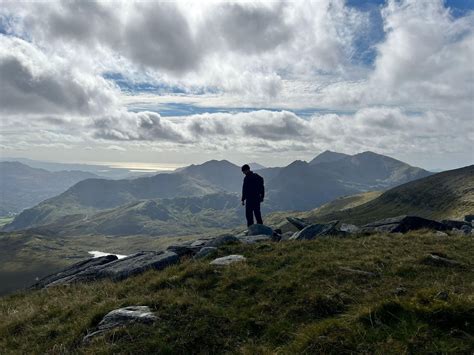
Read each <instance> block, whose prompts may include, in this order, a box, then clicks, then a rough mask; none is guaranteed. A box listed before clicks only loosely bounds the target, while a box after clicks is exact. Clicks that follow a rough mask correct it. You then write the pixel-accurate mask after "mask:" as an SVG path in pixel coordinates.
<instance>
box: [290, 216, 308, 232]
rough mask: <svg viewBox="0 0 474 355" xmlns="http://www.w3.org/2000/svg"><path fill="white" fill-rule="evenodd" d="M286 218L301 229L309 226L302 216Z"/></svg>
mask: <svg viewBox="0 0 474 355" xmlns="http://www.w3.org/2000/svg"><path fill="white" fill-rule="evenodd" d="M286 220H287V221H288V222H290V223H291V224H292V225H294V226H295V227H296V228H297V229H298V230H299V231H300V230H302V229H303V228H305V227H307V226H309V223H307V222H305V221H303V220H302V219H300V218H296V217H286Z"/></svg>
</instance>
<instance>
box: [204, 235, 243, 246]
mask: <svg viewBox="0 0 474 355" xmlns="http://www.w3.org/2000/svg"><path fill="white" fill-rule="evenodd" d="M238 242H239V239H238V238H237V237H235V236H233V235H232V234H224V235H220V236H218V237H216V238H214V239H209V240H208V242H207V243H206V244H205V246H206V247H216V248H218V247H220V246H222V245H225V244H230V243H238Z"/></svg>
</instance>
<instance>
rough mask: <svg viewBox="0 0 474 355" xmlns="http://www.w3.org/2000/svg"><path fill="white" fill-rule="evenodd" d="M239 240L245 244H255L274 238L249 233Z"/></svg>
mask: <svg viewBox="0 0 474 355" xmlns="http://www.w3.org/2000/svg"><path fill="white" fill-rule="evenodd" d="M239 240H240V241H241V242H242V243H244V244H255V243H258V242H269V241H272V240H274V239H273V236H269V235H265V234H262V235H249V236H247V237H240V238H239Z"/></svg>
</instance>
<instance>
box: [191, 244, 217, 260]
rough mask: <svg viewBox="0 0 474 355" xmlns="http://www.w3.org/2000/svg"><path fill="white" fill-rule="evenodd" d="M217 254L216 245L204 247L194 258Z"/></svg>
mask: <svg viewBox="0 0 474 355" xmlns="http://www.w3.org/2000/svg"><path fill="white" fill-rule="evenodd" d="M216 254H217V248H216V247H204V248H201V250H199V251H198V252H197V253H196V255H194V259H203V258H207V257H211V256H214V255H216Z"/></svg>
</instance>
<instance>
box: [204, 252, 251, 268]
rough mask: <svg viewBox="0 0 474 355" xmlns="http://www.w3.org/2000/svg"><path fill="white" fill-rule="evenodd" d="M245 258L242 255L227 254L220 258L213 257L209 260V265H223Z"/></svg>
mask: <svg viewBox="0 0 474 355" xmlns="http://www.w3.org/2000/svg"><path fill="white" fill-rule="evenodd" d="M245 260H247V259H246V258H245V257H244V256H243V255H227V256H224V257H222V258H217V259H214V260H212V261H211V262H210V264H211V265H216V266H225V265H230V264H233V263H238V262H242V261H245Z"/></svg>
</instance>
